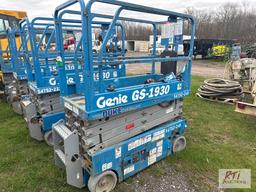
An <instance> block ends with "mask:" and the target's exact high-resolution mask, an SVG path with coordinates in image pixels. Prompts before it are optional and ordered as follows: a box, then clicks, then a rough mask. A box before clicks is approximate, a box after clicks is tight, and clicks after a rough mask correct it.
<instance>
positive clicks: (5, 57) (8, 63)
mask: <svg viewBox="0 0 256 192" xmlns="http://www.w3.org/2000/svg"><path fill="white" fill-rule="evenodd" d="M0 33H1V35H3V36H5V37H6V36H7V31H1V32H0ZM0 48H1V51H0V55H1V56H0V57H1V71H2V74H3V79H2V83H3V86H4V95H5V97H6V99H7V101H8V102H9V101H10V97H9V95H11V93H12V90H13V83H14V76H13V70H14V68H13V64H12V57H11V53H10V52H11V50H10V46H9V45H8V46H7V47H6V48H5V49H4V48H3V47H2V46H1V45H0Z"/></svg>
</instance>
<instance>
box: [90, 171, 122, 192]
mask: <svg viewBox="0 0 256 192" xmlns="http://www.w3.org/2000/svg"><path fill="white" fill-rule="evenodd" d="M116 184H117V176H116V174H115V173H114V172H113V171H106V172H104V173H102V174H100V175H97V176H94V177H93V176H91V177H90V178H89V181H88V188H89V190H90V192H110V191H112V190H113V189H114V188H115V186H116Z"/></svg>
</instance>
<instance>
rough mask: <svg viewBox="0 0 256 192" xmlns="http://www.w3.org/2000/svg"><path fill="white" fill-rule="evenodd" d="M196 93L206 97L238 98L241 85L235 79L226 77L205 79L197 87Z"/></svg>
mask: <svg viewBox="0 0 256 192" xmlns="http://www.w3.org/2000/svg"><path fill="white" fill-rule="evenodd" d="M197 95H198V96H199V97H203V98H206V99H214V100H216V99H220V100H223V99H240V98H241V97H242V95H243V88H242V86H241V85H240V84H239V83H238V82H236V81H230V80H226V79H218V78H216V79H207V80H205V81H204V83H203V85H201V86H200V88H199V89H198V93H197Z"/></svg>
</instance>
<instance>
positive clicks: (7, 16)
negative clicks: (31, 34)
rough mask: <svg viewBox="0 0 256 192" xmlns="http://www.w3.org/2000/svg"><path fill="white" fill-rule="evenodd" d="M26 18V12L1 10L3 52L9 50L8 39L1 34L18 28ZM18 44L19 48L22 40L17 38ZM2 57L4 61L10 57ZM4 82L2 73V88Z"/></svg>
mask: <svg viewBox="0 0 256 192" xmlns="http://www.w3.org/2000/svg"><path fill="white" fill-rule="evenodd" d="M24 17H27V13H26V12H24V11H14V10H0V44H1V48H2V50H6V49H7V47H8V39H7V37H6V35H5V33H1V32H3V31H6V30H7V29H9V28H14V27H16V26H18V24H19V21H20V20H21V19H23V18H24ZM16 44H17V47H20V44H21V40H20V38H19V37H16ZM2 56H3V60H4V61H6V60H7V59H8V56H7V55H6V54H3V55H2ZM0 70H1V68H0ZM2 82H3V74H2V72H1V71H0V87H1V85H2Z"/></svg>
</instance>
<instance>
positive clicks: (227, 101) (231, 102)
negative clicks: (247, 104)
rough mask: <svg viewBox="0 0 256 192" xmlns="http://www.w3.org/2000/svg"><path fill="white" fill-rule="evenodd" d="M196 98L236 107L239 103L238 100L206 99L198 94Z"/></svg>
mask: <svg viewBox="0 0 256 192" xmlns="http://www.w3.org/2000/svg"><path fill="white" fill-rule="evenodd" d="M196 96H197V97H199V98H201V99H203V100H206V101H211V102H217V103H223V104H229V105H234V104H235V103H236V102H237V101H238V99H235V98H218V97H204V96H202V95H200V94H199V93H197V94H196Z"/></svg>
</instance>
